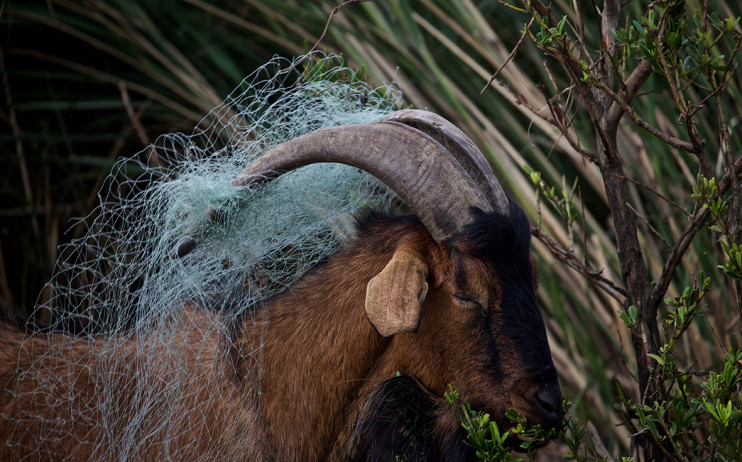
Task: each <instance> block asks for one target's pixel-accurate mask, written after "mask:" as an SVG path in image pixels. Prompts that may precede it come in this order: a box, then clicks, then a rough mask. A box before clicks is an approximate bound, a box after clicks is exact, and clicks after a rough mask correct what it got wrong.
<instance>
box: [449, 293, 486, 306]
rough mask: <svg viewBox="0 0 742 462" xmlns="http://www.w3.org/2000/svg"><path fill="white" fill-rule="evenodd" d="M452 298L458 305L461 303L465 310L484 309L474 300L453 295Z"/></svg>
mask: <svg viewBox="0 0 742 462" xmlns="http://www.w3.org/2000/svg"><path fill="white" fill-rule="evenodd" d="M454 298H455V299H456V300H457V301H458V302H459V303H461V304H462V305H463V306H464V307H465V308H470V309H477V310H483V309H484V307H483V306H482V304H481V303H479V302H478V301H476V300H474V299H473V298H469V297H459V296H458V295H454Z"/></svg>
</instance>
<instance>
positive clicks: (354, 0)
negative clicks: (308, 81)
mask: <svg viewBox="0 0 742 462" xmlns="http://www.w3.org/2000/svg"><path fill="white" fill-rule="evenodd" d="M375 1H376V0H346V1H344V2H343V3H341V4H340V5H338V6H336V7H335V8H333V9H332V11H330V16H328V17H327V22H326V23H325V29H324V30H323V31H322V35H320V36H319V38H318V39H317V41H316V42H314V45H313V46H312V48H311V49H310V50H309V51H308V52H307V53H305V54H304V56H302V58H301V59H300V60H298V61H296V62H295V63H293V64H292V65H291V66H289V67H287V68H286V69H281V72H287V71H290V70H291V69H293V68H295V67H296V66H298V65H299V64H301V63H302V62H303V61H304V59H306V57H307V56H309V55H310V54H311V53H312V52H313V51H315V50H316V49H317V48H318V47H319V45H320V43H322V40H324V39H325V35H327V30H328V29H329V28H330V22H331V21H332V17H333V16H335V13H337V12H338V11H340V9H341V8H343V7H345V6H346V5H349V4H351V3H364V2H375Z"/></svg>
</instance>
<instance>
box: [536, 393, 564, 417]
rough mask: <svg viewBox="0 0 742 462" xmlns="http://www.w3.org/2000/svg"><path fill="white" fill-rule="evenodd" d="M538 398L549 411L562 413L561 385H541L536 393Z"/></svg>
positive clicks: (550, 412)
mask: <svg viewBox="0 0 742 462" xmlns="http://www.w3.org/2000/svg"><path fill="white" fill-rule="evenodd" d="M536 398H538V400H539V402H540V403H541V406H543V408H544V410H545V411H546V412H547V413H549V414H552V413H560V411H561V409H560V408H561V401H562V395H561V393H560V392H559V387H541V388H540V389H539V390H538V392H537V393H536Z"/></svg>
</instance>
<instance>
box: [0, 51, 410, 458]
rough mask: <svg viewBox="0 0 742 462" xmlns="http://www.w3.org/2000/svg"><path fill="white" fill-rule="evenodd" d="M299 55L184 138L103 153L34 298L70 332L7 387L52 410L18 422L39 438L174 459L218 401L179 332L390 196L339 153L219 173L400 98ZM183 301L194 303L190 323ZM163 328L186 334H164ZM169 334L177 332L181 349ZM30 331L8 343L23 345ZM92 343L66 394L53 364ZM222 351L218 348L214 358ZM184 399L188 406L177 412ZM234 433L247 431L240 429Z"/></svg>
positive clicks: (212, 331)
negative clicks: (254, 181) (75, 221)
mask: <svg viewBox="0 0 742 462" xmlns="http://www.w3.org/2000/svg"><path fill="white" fill-rule="evenodd" d="M304 59H305V62H311V63H312V64H311V66H306V67H305V69H304V72H303V73H302V72H301V71H302V69H300V66H298V65H295V64H297V63H296V62H291V61H289V60H286V59H282V58H274V59H273V60H271V61H270V62H268V63H267V64H265V65H264V66H262V67H261V68H259V69H258V70H256V71H255V72H254V73H253V74H251V75H250V76H248V77H247V78H246V79H245V80H244V81H243V82H242V83H241V84H240V86H239V87H238V88H237V89H236V90H235V91H234V92H233V93H232V94H231V95H230V96H229V97H227V99H226V100H225V101H224V102H223V103H222V104H221V105H219V106H218V107H216V108H215V109H214V110H213V111H212V112H211V113H210V114H209V115H208V116H207V117H205V118H204V119H203V120H202V121H201V122H200V123H199V125H198V126H197V127H196V129H195V130H194V131H193V133H192V134H190V135H185V134H181V133H176V134H168V135H163V136H161V137H159V138H158V139H157V141H156V142H155V143H154V144H153V145H151V146H150V147H148V148H147V149H145V150H144V151H142V152H141V153H139V154H138V155H136V156H134V157H132V158H126V159H122V160H120V161H119V162H118V163H117V164H116V165H115V167H114V168H113V171H112V172H111V174H110V175H109V176H108V179H107V180H106V182H105V184H104V187H103V188H102V189H101V192H100V193H99V198H100V205H99V206H98V207H97V209H96V210H95V211H94V212H93V214H91V216H90V217H87V218H86V219H83V220H81V224H82V225H85V226H87V227H88V228H87V233H86V235H85V236H84V237H83V238H81V239H79V240H76V241H74V242H72V243H71V244H69V245H68V246H66V247H64V248H62V249H60V250H61V253H60V254H61V255H62V257H61V258H60V259H59V261H58V262H57V266H56V270H55V273H54V275H53V277H52V279H51V281H50V282H49V283H48V287H47V290H49V289H51V292H52V294H53V295H52V298H51V301H49V302H46V303H44V304H43V306H37V310H46V312H47V313H51V319H52V321H51V326H50V329H52V330H54V331H60V330H61V331H65V332H66V333H67V334H68V335H64V336H55V338H56V339H57V340H56V341H55V342H52V343H50V344H49V346H48V348H47V349H46V350H45V351H44V353H43V354H42V355H37V356H36V357H34V359H33V362H34V367H32V368H30V369H29V370H26V371H23V372H22V377H21V379H22V380H26V381H28V380H31V381H33V383H34V384H35V387H34V388H33V389H32V390H28V391H24V390H15V391H14V393H16V394H17V397H19V398H23V399H24V401H25V402H28V403H40V404H39V407H41V405H42V404H43V406H51V407H52V408H53V409H54V412H53V413H52V414H49V413H46V414H45V413H43V412H40V411H39V412H36V411H35V410H34V408H33V407H32V406H31V407H30V408H29V410H28V412H26V413H25V414H24V415H23V416H22V417H21V418H20V420H22V422H19V423H20V424H21V425H19V426H18V428H19V429H20V428H24V427H25V428H28V430H27V431H28V432H35V433H36V435H37V436H36V439H37V440H58V439H59V440H61V439H65V438H77V439H79V440H80V441H79V443H80V444H88V445H90V444H92V445H93V446H95V447H96V448H97V450H96V451H97V452H96V457H97V458H101V459H119V460H126V459H131V458H137V457H140V456H141V455H142V454H147V455H148V457H150V456H151V458H152V459H151V460H163V459H169V460H180V459H181V458H182V456H183V454H184V453H185V452H184V451H185V450H187V445H188V443H187V435H188V433H189V432H191V431H193V432H195V431H196V430H195V427H196V426H203V424H202V421H203V420H204V419H206V418H207V414H208V412H210V406H211V405H210V404H209V403H210V402H211V403H213V402H214V401H216V400H219V399H221V398H222V397H221V396H219V395H218V393H219V390H218V389H217V388H216V387H215V388H214V389H213V390H211V389H210V384H209V383H208V382H209V380H210V379H209V377H207V376H205V375H204V374H205V373H204V372H203V371H204V369H205V368H203V367H200V368H194V367H193V364H194V362H193V361H192V360H186V356H189V357H190V358H193V357H195V358H196V362H198V361H201V362H203V363H206V364H208V363H209V362H214V359H215V358H213V357H208V356H209V353H208V352H207V351H208V350H207V349H206V348H200V347H199V344H193V342H192V338H191V336H190V335H191V334H190V333H192V332H196V331H197V333H198V336H199V338H200V339H202V340H201V342H203V344H204V345H205V344H206V342H212V343H214V342H215V341H216V340H218V339H219V338H221V337H220V336H222V337H223V336H224V332H225V329H228V327H229V326H230V323H231V322H232V321H233V320H235V319H245V318H247V319H249V318H250V317H251V316H252V315H253V314H254V310H256V309H257V308H256V306H257V305H256V302H257V301H259V300H261V299H263V298H265V297H267V296H269V295H271V294H273V293H276V292H279V291H282V290H284V289H285V288H286V287H288V286H290V285H291V284H292V283H293V282H294V281H296V280H297V279H298V278H300V277H301V276H302V275H303V274H304V273H306V271H307V270H308V269H310V268H312V267H313V266H315V265H316V264H318V263H319V262H322V261H323V260H325V259H326V258H327V257H328V256H329V255H330V254H332V253H333V252H335V251H337V250H338V248H339V247H340V246H342V245H343V243H344V242H345V241H347V240H348V239H349V238H351V237H352V233H353V226H352V224H353V219H352V218H353V216H354V215H356V214H358V213H359V212H360V211H362V210H364V209H367V208H370V207H373V208H386V207H389V206H390V205H391V204H392V201H393V200H394V195H393V193H392V192H391V191H389V190H388V189H387V188H386V187H385V186H384V185H382V184H380V183H379V182H378V181H377V180H376V179H375V178H373V177H372V176H370V175H368V174H366V173H364V172H361V171H359V170H358V169H355V168H352V167H348V166H344V165H340V164H316V165H313V166H309V167H305V168H302V169H299V170H296V171H294V172H292V173H289V174H286V175H284V176H282V177H280V178H279V179H278V180H276V181H273V182H271V183H269V184H266V185H264V186H257V187H252V188H250V187H248V188H244V187H243V188H236V187H234V186H232V185H231V181H232V179H233V178H234V177H235V176H236V175H237V174H238V173H239V172H240V171H241V170H242V169H244V168H245V167H246V166H247V165H249V164H250V163H251V162H253V161H254V160H255V159H256V158H258V157H259V156H260V155H261V154H262V153H264V152H267V151H268V150H270V149H271V148H273V147H274V146H277V145H279V144H281V143H283V142H285V141H287V140H290V139H293V138H296V137H297V136H300V135H302V134H305V133H308V132H311V131H314V130H318V129H321V128H325V127H329V126H336V125H348V124H355V123H365V122H374V121H378V120H380V119H382V118H383V117H384V116H385V115H387V114H388V113H389V112H391V111H393V110H395V109H397V108H398V107H399V104H400V100H401V95H400V94H399V91H398V90H396V89H395V88H394V87H393V86H383V87H379V88H371V87H369V86H368V85H366V84H365V83H363V82H362V81H361V79H359V78H358V77H357V75H356V74H354V73H353V72H352V71H351V70H350V69H348V68H346V67H345V66H344V63H343V61H342V59H341V58H338V57H336V56H324V55H321V54H313V55H311V56H307V57H305V58H304ZM209 208H213V209H215V210H218V215H219V219H218V220H213V219H210V218H209V217H208V214H207V213H206V211H207V210H208V209H209ZM212 218H213V217H212ZM185 235H188V236H192V237H193V239H194V240H195V242H197V245H196V246H195V247H194V248H193V250H192V251H191V252H190V253H189V254H188V255H186V256H184V257H182V258H178V257H177V256H175V254H174V247H175V246H176V244H177V243H178V241H179V239H181V238H182V237H183V236H185ZM192 306H197V307H200V308H199V309H198V310H197V311H200V312H204V311H205V312H207V314H208V315H203V314H200V315H198V322H196V321H195V320H192V321H191V322H189V321H188V319H191V318H192V317H193V316H195V315H194V314H193V313H194V310H193V309H192V308H191V309H189V308H188V307H192ZM196 324H198V325H197V326H196ZM174 326H179V327H178V328H179V329H181V330H183V326H186V330H187V329H190V331H188V332H189V333H188V334H182V335H181V334H179V335H174ZM187 326H191V327H187ZM183 335H188V336H189V337H188V339H187V340H188V344H187V345H188V347H187V348H184V339H183ZM28 342H31V341H30V340H29V341H27V343H26V344H24V346H23V348H22V349H21V352H20V354H21V355H23V354H24V349H26V348H28V349H30V347H31V345H30V343H28ZM93 343H95V344H96V345H97V346H96V349H95V354H94V355H91V354H83V355H79V354H78V355H77V356H76V357H75V361H77V365H79V366H82V367H83V368H84V370H85V371H87V372H86V373H88V372H89V375H90V377H91V378H92V381H93V383H92V385H91V386H93V387H94V388H95V394H96V398H95V399H94V400H92V401H91V400H78V399H77V397H76V396H69V394H70V393H71V392H70V391H69V390H70V389H71V388H70V387H65V386H63V384H61V383H72V382H74V381H75V380H78V377H70V376H65V374H66V373H67V374H70V372H66V371H67V370H69V369H70V367H69V361H67V359H69V357H70V356H75V354H76V353H75V352H74V351H73V350H75V348H77V347H78V346H79V345H81V344H93ZM225 345H226V344H225ZM225 349H227V347H226V346H225V347H224V348H222V349H220V350H219V352H218V353H217V354H220V355H221V354H227V352H226V351H222V350H225ZM124 350H126V352H124ZM184 350H187V351H184ZM123 353H125V354H123ZM92 356H95V357H92ZM122 358H124V359H122ZM131 358H135V361H133V362H132V361H131ZM65 361H67V362H65ZM124 361H125V362H124ZM250 364H251V365H252V368H253V369H254V374H255V376H257V377H259V375H260V368H261V360H260V352H259V351H253V352H251V363H250ZM75 370H77V372H75V373H76V374H79V369H75ZM199 375H200V376H199ZM207 375H208V374H207ZM254 383H255V385H254V386H253V387H252V389H251V390H249V391H248V396H247V398H248V399H251V400H254V401H255V402H257V401H258V400H259V399H260V386H259V380H257V381H255V382H254ZM122 389H128V390H134V391H133V392H132V393H133V394H132V399H131V400H130V401H129V400H126V402H123V403H122V400H121V399H120V396H117V393H120V390H122ZM23 393H27V394H28V396H20V395H21V394H23ZM65 393H66V394H67V396H65V395H64V394H65ZM184 402H189V403H190V402H193V403H194V404H193V406H194V407H193V408H191V409H189V415H187V416H184V415H182V413H183V408H182V403H184ZM50 415H51V417H50ZM80 421H98V422H103V425H102V426H101V428H100V430H99V431H96V432H91V433H90V434H89V435H79V434H74V435H73V434H70V432H71V425H73V423H74V422H80ZM191 423H192V424H191ZM253 424H254V422H253ZM154 434H158V435H163V434H168V435H170V438H168V439H167V440H165V441H163V440H162V438H161V437H157V438H154V437H153V436H152V435H154ZM241 434H242V435H244V437H245V438H250V437H252V436H251V435H252V433H251V432H250V431H249V430H245V431H243V432H242V433H241ZM27 436H28V435H27V434H23V432H20V431H19V433H18V434H17V435H12V436H11V437H10V438H9V444H11V445H13V444H16V445H22V444H25V443H23V441H27V440H26V439H24V438H25V437H27ZM230 437H232V438H233V437H234V435H231V436H230ZM223 439H224V437H220V436H219V435H214V437H213V440H214V445H215V446H218V445H219V444H229V445H231V446H237V447H239V446H242V447H246V446H249V443H248V442H244V443H241V442H240V441H229V442H225V441H223ZM184 441H185V442H186V443H184ZM225 455H226V454H225ZM45 456H47V455H45ZM59 456H60V457H61V458H63V457H64V455H61V454H60V455H59ZM189 459H190V460H192V455H191V456H189Z"/></svg>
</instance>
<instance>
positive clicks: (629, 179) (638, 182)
mask: <svg viewBox="0 0 742 462" xmlns="http://www.w3.org/2000/svg"><path fill="white" fill-rule="evenodd" d="M611 174H612V175H613V176H615V177H617V178H620V179H622V180H624V181H628V182H629V183H633V184H635V185H637V186H639V187H642V188H644V189H646V190H647V191H649V192H651V193H652V194H654V195H655V196H657V198H658V199H660V200H663V201H665V202H667V203H668V204H670V205H672V206H673V207H675V208H676V209H677V210H679V211H681V212H683V213H684V214H685V215H686V216H687V217H688V218H693V214H692V213H690V212H688V211H687V210H685V209H684V208H683V207H681V206H680V204H678V203H677V202H675V201H673V200H672V199H670V198H668V197H666V196H664V195H663V194H662V193H660V192H657V191H655V190H654V189H652V188H650V187H649V186H647V185H646V184H644V183H642V182H640V181H636V180H634V179H632V178H628V177H626V176H623V175H619V174H617V173H611Z"/></svg>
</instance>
